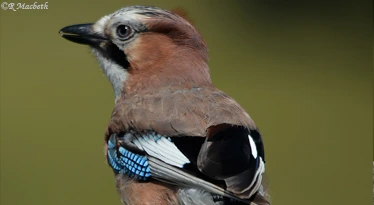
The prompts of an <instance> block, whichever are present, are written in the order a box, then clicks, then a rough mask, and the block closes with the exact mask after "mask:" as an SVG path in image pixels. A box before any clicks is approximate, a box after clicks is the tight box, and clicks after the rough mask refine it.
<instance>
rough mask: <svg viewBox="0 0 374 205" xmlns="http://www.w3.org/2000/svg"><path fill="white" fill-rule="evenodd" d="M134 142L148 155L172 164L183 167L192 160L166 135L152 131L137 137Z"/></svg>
mask: <svg viewBox="0 0 374 205" xmlns="http://www.w3.org/2000/svg"><path fill="white" fill-rule="evenodd" d="M133 143H134V144H135V145H136V146H137V147H138V148H139V149H141V150H143V151H145V152H147V154H148V155H150V156H152V157H155V158H157V159H160V160H162V161H164V162H165V163H168V164H170V165H173V166H176V167H179V168H183V166H184V165H185V164H188V163H190V160H189V159H188V158H187V157H185V156H184V155H183V153H182V152H181V151H180V150H179V149H178V148H177V146H175V144H174V143H173V142H172V141H171V140H170V139H169V138H166V137H164V136H161V135H158V134H155V133H152V134H148V135H142V136H140V137H137V139H135V140H134V141H133Z"/></svg>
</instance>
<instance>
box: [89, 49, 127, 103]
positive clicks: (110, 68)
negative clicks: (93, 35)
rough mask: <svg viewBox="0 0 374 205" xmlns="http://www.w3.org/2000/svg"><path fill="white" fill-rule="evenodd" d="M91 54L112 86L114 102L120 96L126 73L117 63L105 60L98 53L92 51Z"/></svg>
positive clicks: (94, 50)
mask: <svg viewBox="0 0 374 205" xmlns="http://www.w3.org/2000/svg"><path fill="white" fill-rule="evenodd" d="M92 53H93V54H94V55H95V56H96V58H97V59H98V61H99V63H100V67H101V70H102V71H103V72H104V74H105V75H106V76H107V78H108V79H109V81H110V83H111V84H112V86H113V90H114V95H115V101H116V100H117V99H118V98H119V97H120V96H121V93H122V91H123V87H124V83H125V81H126V79H127V75H128V74H127V71H126V70H125V69H124V68H123V67H121V66H120V65H118V64H117V63H115V62H113V61H111V60H109V59H107V58H105V57H104V56H103V55H102V54H101V53H100V52H99V51H97V50H96V49H92Z"/></svg>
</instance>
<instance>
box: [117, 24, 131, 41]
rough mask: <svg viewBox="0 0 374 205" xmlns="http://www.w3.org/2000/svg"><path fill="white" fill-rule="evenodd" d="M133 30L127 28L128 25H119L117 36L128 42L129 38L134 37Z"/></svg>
mask: <svg viewBox="0 0 374 205" xmlns="http://www.w3.org/2000/svg"><path fill="white" fill-rule="evenodd" d="M132 33H133V32H132V30H131V28H130V27H129V26H126V25H119V26H118V27H117V36H118V37H119V38H120V39H121V40H126V39H128V38H130V37H131V35H132Z"/></svg>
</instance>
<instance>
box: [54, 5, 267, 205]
mask: <svg viewBox="0 0 374 205" xmlns="http://www.w3.org/2000/svg"><path fill="white" fill-rule="evenodd" d="M59 34H60V35H61V36H62V37H63V38H65V39H67V40H69V41H72V42H74V43H78V44H83V45H88V46H89V48H90V50H91V51H92V53H93V55H94V56H95V57H96V58H97V60H98V63H99V64H100V68H101V69H102V71H103V72H104V74H105V75H106V77H107V78H108V80H109V81H110V83H111V84H112V86H113V90H114V96H115V103H114V109H113V111H112V114H111V117H110V120H109V123H108V126H107V129H106V131H105V137H104V150H105V158H106V161H107V163H108V165H109V167H110V168H111V169H112V171H113V173H114V178H115V184H116V189H117V192H118V194H119V196H120V199H121V202H122V203H123V204H124V205H148V204H152V205H168V204H170V205H171V204H173V205H174V204H179V205H194V204H196V205H234V204H236V205H239V204H257V205H265V204H266V205H268V204H270V197H269V193H268V190H267V188H266V186H265V182H264V181H265V180H263V178H264V173H265V151H264V143H263V139H262V135H261V134H260V131H259V129H258V128H257V126H256V125H255V123H254V121H253V120H252V119H251V118H250V116H249V115H248V114H247V112H246V111H245V110H244V109H243V108H242V107H241V106H240V105H239V104H238V103H237V102H236V101H235V100H234V99H233V98H231V97H230V96H228V95H227V94H225V93H224V92H223V91H221V90H219V89H218V88H216V87H215V86H214V85H213V83H212V80H211V78H210V73H209V66H208V51H207V44H206V43H205V41H204V40H203V38H202V36H201V34H200V33H199V32H198V31H197V29H196V28H195V27H194V26H193V25H192V23H191V21H190V20H189V18H188V17H187V16H186V13H184V12H182V10H180V9H178V10H170V11H169V10H164V9H161V8H158V7H154V6H128V7H124V8H121V9H119V10H117V11H115V12H114V13H112V14H109V15H106V16H104V17H102V18H100V19H99V20H98V21H96V22H95V23H85V24H75V25H71V26H66V27H64V28H62V29H61V30H60V31H59Z"/></svg>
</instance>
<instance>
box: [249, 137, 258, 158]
mask: <svg viewBox="0 0 374 205" xmlns="http://www.w3.org/2000/svg"><path fill="white" fill-rule="evenodd" d="M248 139H249V144H250V145H251V150H252V155H253V157H254V158H255V159H257V148H256V144H255V141H253V139H252V137H251V135H248Z"/></svg>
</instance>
